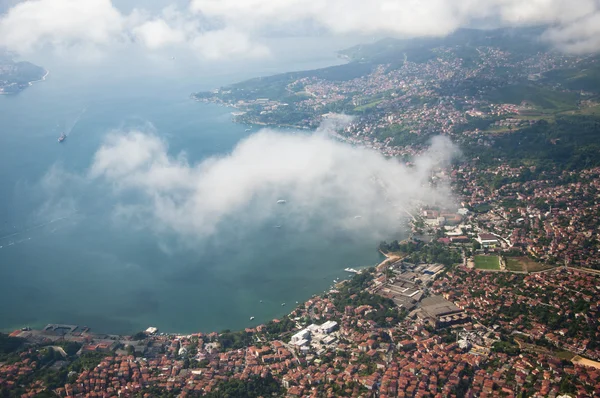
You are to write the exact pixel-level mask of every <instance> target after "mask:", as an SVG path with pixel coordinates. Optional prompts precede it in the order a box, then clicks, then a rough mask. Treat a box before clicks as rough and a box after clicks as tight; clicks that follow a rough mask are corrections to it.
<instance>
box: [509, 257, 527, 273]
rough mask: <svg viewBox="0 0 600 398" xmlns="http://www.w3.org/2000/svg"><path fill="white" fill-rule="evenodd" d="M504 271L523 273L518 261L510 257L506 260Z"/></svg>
mask: <svg viewBox="0 0 600 398" xmlns="http://www.w3.org/2000/svg"><path fill="white" fill-rule="evenodd" d="M506 269H508V270H509V271H517V272H521V271H523V265H522V264H521V262H520V261H519V260H518V259H516V258H513V257H510V258H507V259H506Z"/></svg>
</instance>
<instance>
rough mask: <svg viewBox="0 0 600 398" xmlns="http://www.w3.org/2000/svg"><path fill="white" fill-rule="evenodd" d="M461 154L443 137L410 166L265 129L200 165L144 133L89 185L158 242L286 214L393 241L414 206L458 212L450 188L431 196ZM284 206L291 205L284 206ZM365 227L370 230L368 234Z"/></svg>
mask: <svg viewBox="0 0 600 398" xmlns="http://www.w3.org/2000/svg"><path fill="white" fill-rule="evenodd" d="M456 154H457V149H456V147H455V146H454V145H453V144H452V143H451V142H450V141H449V140H447V139H446V138H442V137H436V138H435V139H434V140H433V141H432V144H431V147H430V149H429V150H428V151H427V152H425V153H424V154H423V155H421V156H419V157H418V158H417V159H415V162H414V165H413V166H410V167H409V166H406V165H405V164H403V163H400V162H399V161H398V160H397V159H387V158H385V157H384V156H382V155H381V154H379V153H377V152H375V151H371V150H368V149H364V148H356V147H352V146H350V145H347V144H343V143H340V142H336V141H334V140H332V139H331V138H329V137H328V136H327V134H326V128H324V129H320V130H319V131H317V132H316V133H313V134H301V133H296V134H293V133H289V132H287V133H284V132H278V131H274V130H269V129H265V130H262V131H260V132H258V133H256V134H253V135H251V136H250V137H248V138H247V139H245V140H243V141H241V142H240V143H239V144H238V145H237V146H236V147H235V148H234V149H233V150H232V152H231V153H229V154H227V155H224V156H221V157H212V158H209V159H206V160H204V161H202V162H200V163H197V164H191V163H190V162H189V161H188V160H187V159H186V156H185V154H175V155H172V154H169V151H168V146H167V143H166V142H165V141H163V140H162V139H160V138H159V137H158V136H156V135H155V134H152V133H145V132H140V131H129V132H119V133H116V132H115V133H113V134H111V135H109V137H108V138H107V140H106V142H105V143H104V145H102V147H101V148H100V149H99V150H98V151H97V153H96V155H95V157H94V160H93V163H92V165H91V168H90V171H89V176H88V177H89V178H90V179H92V180H94V181H96V182H105V183H108V184H109V185H110V186H111V187H112V193H111V195H112V194H114V195H117V197H123V198H126V197H130V196H131V194H133V196H134V197H135V198H136V200H135V201H133V202H132V201H127V202H124V203H123V204H122V205H121V206H119V217H123V216H127V217H131V218H132V219H135V220H138V221H139V220H145V221H144V222H146V223H147V226H148V227H152V228H154V229H155V230H156V231H157V232H159V233H160V232H169V233H172V232H174V233H176V234H178V235H180V236H182V237H188V238H205V237H208V236H211V235H213V234H215V233H216V232H217V231H218V230H219V228H220V227H222V226H223V224H225V223H231V222H233V223H235V224H237V225H240V226H247V225H254V226H256V225H260V224H263V223H265V222H268V221H270V220H271V219H272V218H273V216H274V214H276V213H277V212H279V211H282V210H284V211H285V213H286V227H292V228H295V229H302V228H304V227H305V226H306V225H307V224H309V223H310V222H313V221H315V220H318V219H321V218H322V219H323V220H324V221H326V223H327V224H328V226H330V227H331V228H337V229H355V228H358V229H359V230H361V231H362V230H364V231H371V232H373V233H378V232H379V233H384V232H386V231H384V229H385V228H388V227H389V226H390V225H393V226H394V227H395V228H398V229H400V228H401V222H400V221H399V219H400V217H399V216H400V215H402V216H403V217H406V214H405V213H404V212H403V210H402V208H403V207H406V208H410V207H411V205H412V204H414V201H415V200H421V201H424V202H426V203H434V202H438V203H440V202H441V203H447V204H451V203H452V195H451V194H450V190H449V189H448V187H446V186H439V187H432V186H431V185H430V184H429V178H430V176H431V172H432V170H434V169H436V168H437V167H438V166H443V165H445V164H448V162H450V161H451V158H452V157H453V156H455V155H456ZM281 199H285V200H286V203H285V204H281V203H280V204H278V203H277V201H278V200H281ZM363 227H364V228H363Z"/></svg>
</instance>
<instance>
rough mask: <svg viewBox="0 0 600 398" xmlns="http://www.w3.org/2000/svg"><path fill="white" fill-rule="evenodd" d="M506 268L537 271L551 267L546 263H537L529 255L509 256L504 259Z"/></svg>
mask: <svg viewBox="0 0 600 398" xmlns="http://www.w3.org/2000/svg"><path fill="white" fill-rule="evenodd" d="M506 268H507V269H508V270H509V271H524V272H537V271H545V270H547V269H551V268H552V267H551V266H549V265H546V264H542V263H538V262H537V261H534V260H532V259H530V258H529V257H509V258H507V259H506Z"/></svg>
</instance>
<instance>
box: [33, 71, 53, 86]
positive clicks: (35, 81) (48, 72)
mask: <svg viewBox="0 0 600 398" xmlns="http://www.w3.org/2000/svg"><path fill="white" fill-rule="evenodd" d="M44 70H45V71H46V73H45V74H44V76H42V78H41V79H38V80H33V81H30V82H29V83H28V84H29V86H33V83H37V82H43V81H45V80H46V77H47V76H48V75H49V74H50V71H49V70H48V69H44Z"/></svg>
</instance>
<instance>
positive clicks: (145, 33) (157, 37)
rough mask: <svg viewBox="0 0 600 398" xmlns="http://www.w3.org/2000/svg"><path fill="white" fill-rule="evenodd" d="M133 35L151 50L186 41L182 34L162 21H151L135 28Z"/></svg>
mask: <svg viewBox="0 0 600 398" xmlns="http://www.w3.org/2000/svg"><path fill="white" fill-rule="evenodd" d="M133 34H134V35H135V36H136V37H137V38H139V39H140V40H142V42H143V43H144V44H145V45H146V47H148V48H149V49H151V50H154V49H157V48H162V47H165V46H168V45H171V44H181V43H183V42H184V41H185V39H186V37H185V34H184V32H182V31H181V30H178V29H174V28H172V27H171V26H169V25H168V24H167V22H165V20H163V19H153V20H151V21H147V22H144V23H143V24H141V25H140V26H136V27H135V28H133Z"/></svg>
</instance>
